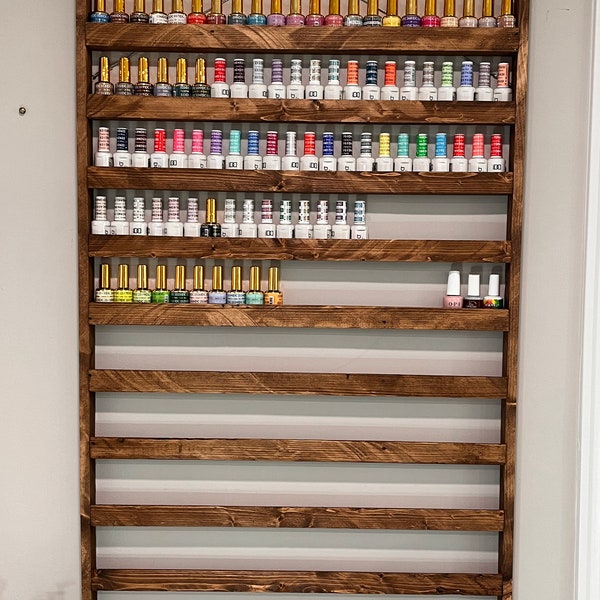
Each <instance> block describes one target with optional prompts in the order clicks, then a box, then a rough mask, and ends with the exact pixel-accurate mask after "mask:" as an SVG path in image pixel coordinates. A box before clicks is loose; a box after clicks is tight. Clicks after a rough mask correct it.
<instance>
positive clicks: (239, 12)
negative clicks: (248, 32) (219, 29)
mask: <svg viewBox="0 0 600 600" xmlns="http://www.w3.org/2000/svg"><path fill="white" fill-rule="evenodd" d="M246 23H247V17H246V15H245V14H244V5H243V4H242V0H231V13H230V14H229V16H228V17H227V25H246Z"/></svg>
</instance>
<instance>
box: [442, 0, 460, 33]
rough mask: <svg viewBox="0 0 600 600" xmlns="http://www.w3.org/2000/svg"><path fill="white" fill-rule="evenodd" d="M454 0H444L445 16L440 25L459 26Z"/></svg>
mask: <svg viewBox="0 0 600 600" xmlns="http://www.w3.org/2000/svg"><path fill="white" fill-rule="evenodd" d="M455 6H456V5H455V1H454V0H444V16H443V17H442V19H441V21H440V27H458V17H457V16H456V8H455Z"/></svg>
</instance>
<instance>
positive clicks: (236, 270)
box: [226, 266, 246, 306]
mask: <svg viewBox="0 0 600 600" xmlns="http://www.w3.org/2000/svg"><path fill="white" fill-rule="evenodd" d="M226 303H227V304H233V305H234V306H235V305H237V306H239V305H240V304H246V292H244V291H242V267H237V266H236V267H231V289H230V290H229V291H228V292H227V297H226Z"/></svg>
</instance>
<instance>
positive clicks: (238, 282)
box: [231, 267, 242, 292]
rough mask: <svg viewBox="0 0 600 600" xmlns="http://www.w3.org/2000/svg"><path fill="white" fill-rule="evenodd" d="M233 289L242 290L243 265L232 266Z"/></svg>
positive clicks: (234, 290)
mask: <svg viewBox="0 0 600 600" xmlns="http://www.w3.org/2000/svg"><path fill="white" fill-rule="evenodd" d="M231 291H232V292H241V291H242V267H231Z"/></svg>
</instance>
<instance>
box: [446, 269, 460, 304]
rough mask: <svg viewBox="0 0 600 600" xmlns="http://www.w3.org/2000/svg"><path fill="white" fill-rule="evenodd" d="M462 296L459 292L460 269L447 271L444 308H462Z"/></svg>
mask: <svg viewBox="0 0 600 600" xmlns="http://www.w3.org/2000/svg"><path fill="white" fill-rule="evenodd" d="M462 306H463V297H462V295H461V293H460V271H450V273H448V287H447V288H446V295H445V296H444V308H462Z"/></svg>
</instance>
